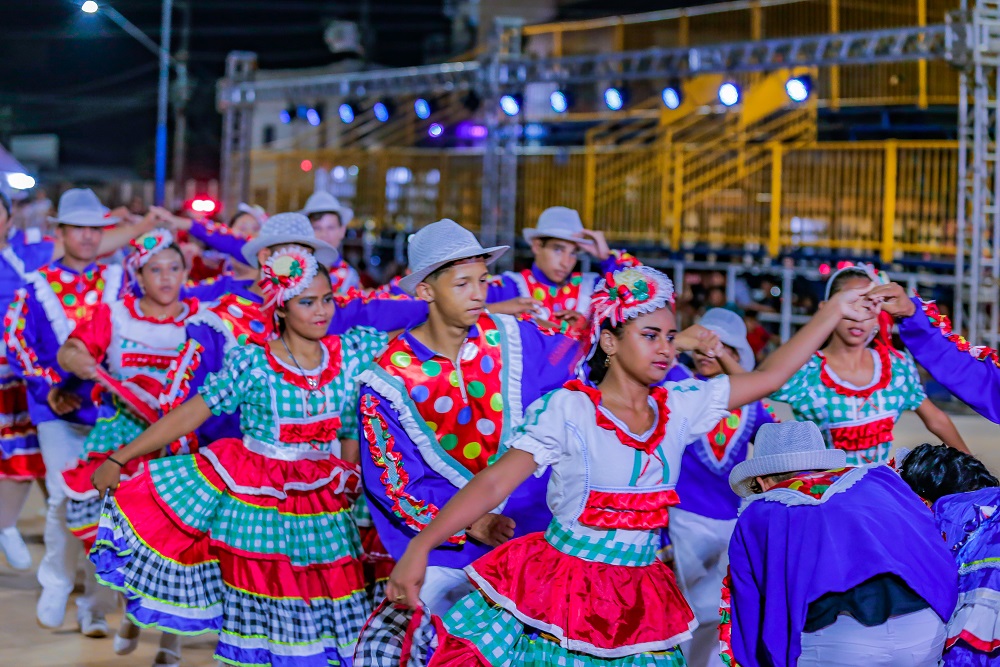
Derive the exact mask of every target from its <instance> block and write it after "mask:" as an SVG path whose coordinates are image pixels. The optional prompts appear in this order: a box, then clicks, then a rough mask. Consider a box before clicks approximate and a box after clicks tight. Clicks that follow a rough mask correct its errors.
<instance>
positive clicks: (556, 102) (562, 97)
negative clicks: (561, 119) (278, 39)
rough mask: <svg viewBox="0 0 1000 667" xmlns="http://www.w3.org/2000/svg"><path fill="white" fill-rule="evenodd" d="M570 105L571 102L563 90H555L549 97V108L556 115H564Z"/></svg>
mask: <svg viewBox="0 0 1000 667" xmlns="http://www.w3.org/2000/svg"><path fill="white" fill-rule="evenodd" d="M571 104H572V100H571V98H570V96H569V93H567V92H566V91H565V90H557V91H555V92H553V93H552V94H551V95H549V106H551V107H552V110H553V111H555V112H556V113H566V112H567V111H569V107H570V105H571Z"/></svg>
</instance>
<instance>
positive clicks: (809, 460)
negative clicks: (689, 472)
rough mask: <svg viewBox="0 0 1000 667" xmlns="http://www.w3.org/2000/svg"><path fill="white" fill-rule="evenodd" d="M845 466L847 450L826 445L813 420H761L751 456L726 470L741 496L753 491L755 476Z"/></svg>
mask: <svg viewBox="0 0 1000 667" xmlns="http://www.w3.org/2000/svg"><path fill="white" fill-rule="evenodd" d="M846 466H847V452H845V451H843V450H841V449H827V447H826V442H825V441H824V440H823V434H822V433H820V432H819V428H818V427H817V426H816V424H814V423H812V422H783V423H781V424H764V425H763V426H761V427H760V429H759V430H758V431H757V437H756V438H755V439H754V444H753V456H752V457H751V458H749V459H747V460H746V461H743V462H742V463H738V464H737V465H736V467H735V468H733V471H732V472H731V473H729V486H731V487H732V489H733V491H735V492H736V495H738V496H740V497H741V498H746V497H747V496H751V495H753V491H752V490H751V489H750V485H751V483H752V482H753V481H754V479H756V478H757V477H767V476H768V475H780V474H782V473H786V472H799V471H802V470H836V469H837V468H843V467H846Z"/></svg>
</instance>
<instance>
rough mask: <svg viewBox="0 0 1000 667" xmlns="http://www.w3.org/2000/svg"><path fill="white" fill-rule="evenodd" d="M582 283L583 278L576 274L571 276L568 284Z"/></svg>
mask: <svg viewBox="0 0 1000 667" xmlns="http://www.w3.org/2000/svg"><path fill="white" fill-rule="evenodd" d="M582 282H583V276H581V275H579V274H577V275H575V276H573V277H572V278H570V279H569V284H570V285H579V284H580V283H582Z"/></svg>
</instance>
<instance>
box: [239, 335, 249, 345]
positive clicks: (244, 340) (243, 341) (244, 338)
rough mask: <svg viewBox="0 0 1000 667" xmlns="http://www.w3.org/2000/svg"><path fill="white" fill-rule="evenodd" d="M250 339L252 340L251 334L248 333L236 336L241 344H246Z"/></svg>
mask: <svg viewBox="0 0 1000 667" xmlns="http://www.w3.org/2000/svg"><path fill="white" fill-rule="evenodd" d="M248 340H250V336H248V335H247V334H240V335H239V336H237V337H236V342H237V343H239V344H240V345H246V344H247V341H248Z"/></svg>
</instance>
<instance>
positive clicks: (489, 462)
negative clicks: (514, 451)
mask: <svg viewBox="0 0 1000 667" xmlns="http://www.w3.org/2000/svg"><path fill="white" fill-rule="evenodd" d="M499 458H500V452H497V453H496V454H494V455H493V456H491V457H490V458H489V459H487V460H486V463H488V464H489V465H493V464H494V463H496V462H497V459H499Z"/></svg>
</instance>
